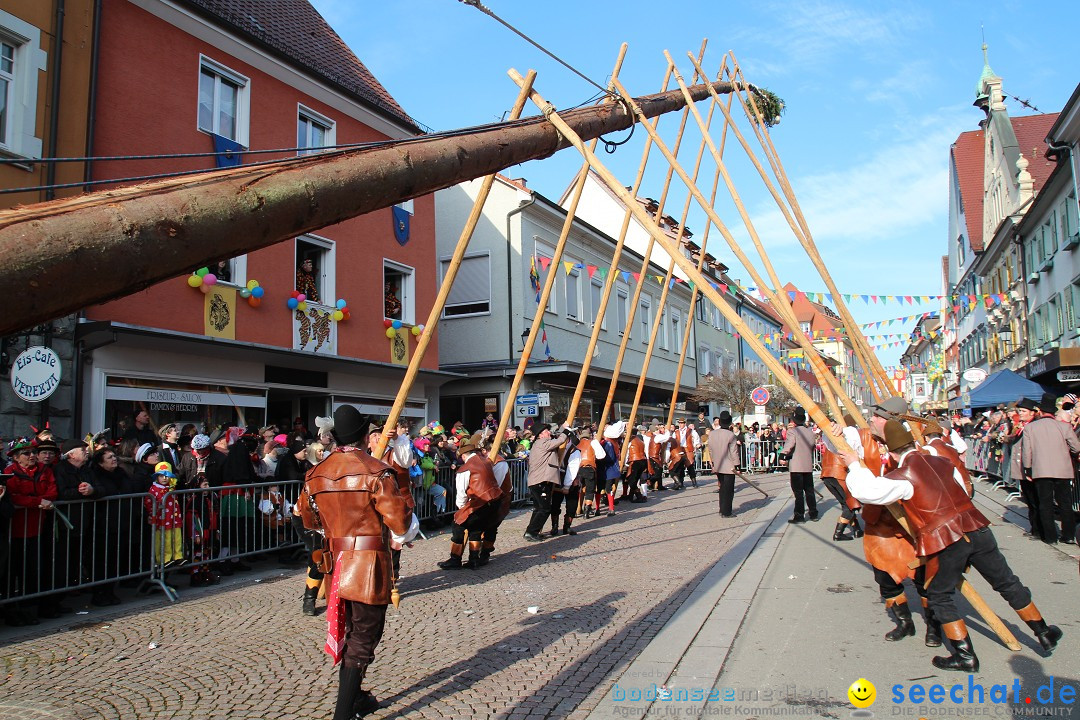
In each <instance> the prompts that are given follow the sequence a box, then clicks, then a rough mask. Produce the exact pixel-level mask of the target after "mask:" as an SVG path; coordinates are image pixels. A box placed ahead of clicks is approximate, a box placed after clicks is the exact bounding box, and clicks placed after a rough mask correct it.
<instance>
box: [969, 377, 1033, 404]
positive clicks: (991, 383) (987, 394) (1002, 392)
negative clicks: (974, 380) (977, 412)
mask: <svg viewBox="0 0 1080 720" xmlns="http://www.w3.org/2000/svg"><path fill="white" fill-rule="evenodd" d="M1045 392H1046V390H1045V389H1044V388H1043V386H1042V385H1040V384H1039V383H1037V382H1034V381H1032V380H1028V379H1027V378H1025V377H1022V376H1020V375H1017V374H1016V373H1014V372H1013V371H1012V370H998V371H997V372H996V373H994V374H993V375H991V376H989V377H988V378H986V379H985V380H983V381H982V382H981V383H979V384H978V385H977V386H976V387H975V388H974V389H973V390H972V391H971V392H970V393H969V396H970V400H969V402H968V403H967V404H968V405H969V406H970V407H973V408H986V407H994V406H996V405H999V404H1002V403H1011V402H1016V401H1017V400H1019V399H1020V398H1029V399H1031V400H1034V401H1035V402H1038V401H1039V400H1041V399H1042V396H1043V393H1045Z"/></svg>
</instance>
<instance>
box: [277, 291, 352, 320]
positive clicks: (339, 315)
mask: <svg viewBox="0 0 1080 720" xmlns="http://www.w3.org/2000/svg"><path fill="white" fill-rule="evenodd" d="M285 306H286V307H288V308H289V309H290V310H299V311H300V312H304V311H306V310H307V295H305V294H304V293H302V292H297V291H296V290H293V291H292V293H291V297H290V298H289V299H288V300H286V301H285ZM330 317H331V318H333V320H334V322H343V321H345V320H348V319H349V318H350V317H352V313H350V312H349V305H348V303H346V302H345V300H344V299H341V300H338V301H337V303H335V309H334V311H333V312H332V313H330Z"/></svg>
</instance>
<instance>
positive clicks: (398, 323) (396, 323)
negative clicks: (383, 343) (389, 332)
mask: <svg viewBox="0 0 1080 720" xmlns="http://www.w3.org/2000/svg"><path fill="white" fill-rule="evenodd" d="M391 325H393V327H394V329H395V330H400V329H401V321H400V320H394V321H393V322H392V323H391Z"/></svg>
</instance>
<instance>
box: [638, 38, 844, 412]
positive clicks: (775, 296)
mask: <svg viewBox="0 0 1080 720" xmlns="http://www.w3.org/2000/svg"><path fill="white" fill-rule="evenodd" d="M664 55H665V57H667V60H668V63H669V64H671V65H674V60H672V58H671V55H670V54H669V53H667V51H665V52H664ZM697 72H699V73H700V72H701V69H700V67H698V68H697ZM673 73H674V75H675V80H676V82H677V83H678V84H679V87H680V89H681V90H682V91H683V93H687V92H688V88H687V86H686V83H685V82H684V81H683V79H682V76H681V75H680V74H679V71H678V69H675V70H674V71H673ZM620 92H624V93H625V88H621V87H620ZM716 105H720V106H721V109H722V110H724V111H725V112H726V108H723V103H721V102H719V96H713V106H714V107H715V106H716ZM688 109H689V111H690V113H691V114H693V116H694V120H695V121H696V122H697V124H698V128H699V129H700V130H701V132H702V136H703V138H704V141H705V143H706V144H707V145H708V146H709V149H710V151H711V152H712V156H713V160H714V161H715V162H716V166H717V169H718V170H719V172H720V175H721V176H722V177H723V178H724V184H725V186H726V187H727V189H728V192H729V194H730V195H731V197H732V200H733V201H734V203H735V207H736V209H737V210H738V211H739V216H740V217H741V218H742V221H743V224H744V225H745V226H746V229H747V231H748V232H749V233H750V238H751V240H752V241H753V243H754V246H755V247H756V248H757V251H758V254H759V255H760V256H761V258H762V261H763V262H764V263H765V266H766V268H767V269H768V270H769V271H770V277H771V278H772V280H773V285H776V286H777V289H776V290H769V288H768V285H767V284H766V283H765V282H764V279H763V278H762V277H761V275H760V274H759V273H758V272H757V270H756V268H755V267H754V265H753V263H752V262H751V261H750V258H749V257H748V256H747V255H746V253H745V252H743V250H742V248H741V247H740V245H739V243H738V242H737V241H736V240H735V238H734V236H733V235H732V234H731V231H730V230H728V228H727V227H726V226H725V225H724V224H723V222H721V221H720V218H719V216H718V215H716V213H715V211H713V210H712V203H711V202H708V201H706V200H705V199H704V197H702V196H700V191H698V190H697V188H696V187H695V185H694V182H693V181H692V180H691V179H689V178H687V177H685V172H684V171H681V170H680V177H682V178H683V182H684V183H686V184H687V186H688V187H689V188H690V189H691V194H694V193H696V195H695V197H696V198H697V199H698V202H699V203H700V204H701V205H702V206H703V208H705V210H706V211H707V212H708V213H709V215H710V218H711V219H712V221H713V223H714V224H716V226H717V230H719V231H720V234H721V235H723V236H724V239H725V240H727V243H728V246H729V247H730V248H731V251H732V252H733V253H734V254H735V257H736V258H738V260H739V262H741V263H742V264H743V266H744V267H745V268H746V270H747V271H748V272H749V273H750V276H751V277H752V278H753V280H754V282H755V283H756V284H757V285H758V286H759V287H760V288H762V289H763V290H764V291H765V293H766V295H767V296H768V298H769V301H770V302H771V303H772V305H773V307H775V308H776V310H777V312H779V313H780V317H781V318H782V319H783V320H784V322H785V323H787V324H788V326H789V327H791V330H792V334H793V336H794V337H795V339H796V341H797V342H798V343H799V345H800V346H801V347H802V348H803V350H804V351H805V352H806V353H807V355H808V361H809V362H810V363H811V366H812V367H814V368H815V372H816V373H817V374H818V377H819V378H821V381H822V382H828V379H829V377H831V376H832V373H831V372H830V371H829V370H828V368H826V367H825V363H824V361H823V360H821V358H820V357H819V355H818V352H817V349H816V348H815V347H814V345H813V343H811V342H810V340H809V338H807V337H806V336H805V334H804V333H803V332H802V328H801V327H800V325H799V321H798V319H797V318H796V317H795V312H794V310H793V309H792V307H791V305H790V303H789V302H788V299H787V295H786V294H784V293H783V289H782V288H779V280H778V279H777V278H776V274H775V272H772V265H771V263H769V260H768V256H767V255H766V253H765V249H764V247H763V246H762V244H761V238H760V237H758V234H757V231H756V230H755V228H754V224H753V222H752V221H751V220H750V216H749V215H748V214H747V212H746V210H745V208H744V207H743V204H742V200H741V198H740V197H739V193H738V191H737V190H736V189H735V184H734V182H733V181H732V180H731V176H730V175H729V174H728V172H727V168H726V166H725V165H724V160H723V157H721V155H720V152H719V149H718V148H717V147H716V144H715V143H714V142H713V139H712V137H711V136H710V134H709V132H708V127H707V126H706V125H705V122H704V120H702V118H701V114H700V113H699V112H698V110H697V107H695V106H694V105H693V103H691V104H690V105H689V107H688ZM727 117H728V118H730V116H727ZM645 129H646V130H649V127H648V125H645ZM774 374H775V373H774ZM783 374H785V375H787V371H786V370H784V371H783ZM833 381H834V382H835V378H833ZM837 388H839V383H838V382H837V383H836V385H835V386H834V390H835V389H837ZM831 410H832V412H833V414H834V416H835V417H836V420H837V422H842V420H843V415H842V414H841V413H840V409H839V407H833V408H831ZM860 415H861V413H860Z"/></svg>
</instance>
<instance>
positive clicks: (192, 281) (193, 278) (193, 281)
mask: <svg viewBox="0 0 1080 720" xmlns="http://www.w3.org/2000/svg"><path fill="white" fill-rule="evenodd" d="M202 283H203V280H202V278H201V277H199V276H198V275H189V276H188V279H187V284H188V286H189V287H193V288H197V287H199V286H200V285H202Z"/></svg>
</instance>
